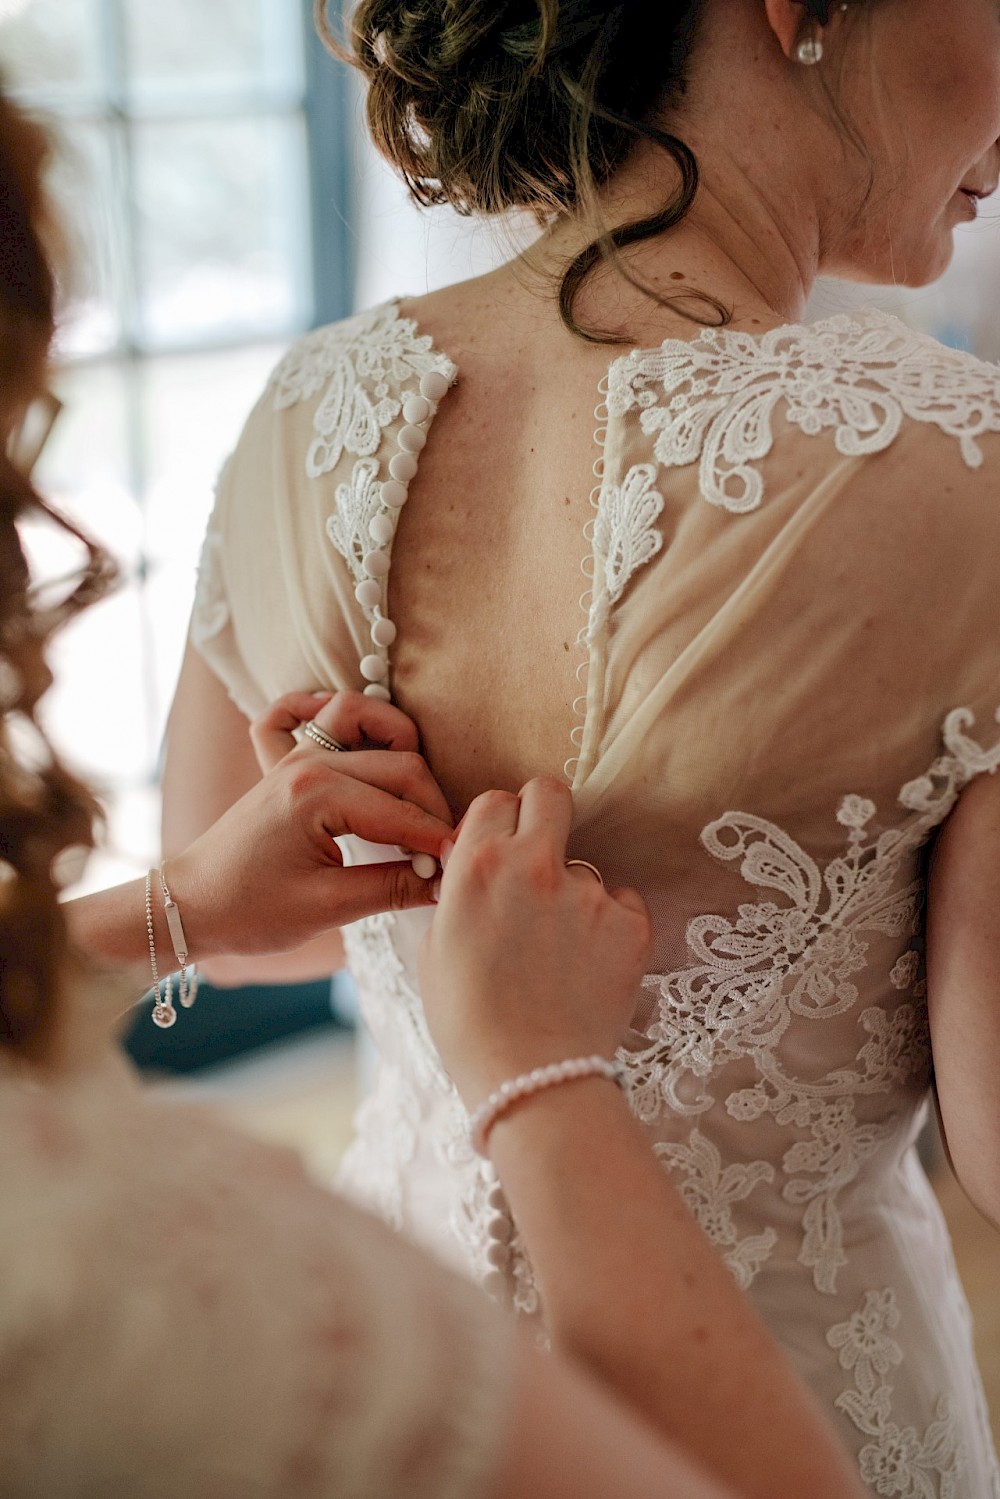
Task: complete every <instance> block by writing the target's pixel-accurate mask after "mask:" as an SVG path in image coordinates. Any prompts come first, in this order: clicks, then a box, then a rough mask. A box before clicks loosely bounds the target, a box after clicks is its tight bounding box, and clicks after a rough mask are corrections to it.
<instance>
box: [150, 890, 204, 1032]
mask: <svg viewBox="0 0 1000 1499" xmlns="http://www.w3.org/2000/svg"><path fill="white" fill-rule="evenodd" d="M165 869H166V863H165V861H164V863H163V864H161V865H160V869H159V875H160V891H161V893H162V895H163V914H164V916H165V917H166V918H167V930H168V931H169V933H170V941H171V942H172V943H173V948H174V957H175V958H176V959H177V966H178V968H179V970H180V972H179V976H178V980H177V987H178V988H179V990H180V1000H181V1004H182V1005H183V1006H184V1008H185V1010H190V1008H191V1006H192V1005H193V1004H194V1002H195V999H196V997H197V994H198V972H197V969H196V968H194V966H193V965H192V968H191V973H190V975H189V974H188V951H189V949H188V944H187V938H186V937H185V935H184V925H183V923H182V921H181V913H180V908H179V907H178V905H177V902H176V901H175V900H174V898H173V896H172V895H171V893H170V890H169V888H168V886H167V876H166V873H165ZM167 982H168V985H169V980H168V981H167Z"/></svg>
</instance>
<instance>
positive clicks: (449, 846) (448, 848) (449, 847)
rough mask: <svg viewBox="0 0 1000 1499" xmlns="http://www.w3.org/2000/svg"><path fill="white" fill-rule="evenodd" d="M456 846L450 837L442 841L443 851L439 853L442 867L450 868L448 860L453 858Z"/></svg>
mask: <svg viewBox="0 0 1000 1499" xmlns="http://www.w3.org/2000/svg"><path fill="white" fill-rule="evenodd" d="M454 848H455V845H454V843H452V841H451V839H450V838H446V839H445V840H444V842H443V843H442V845H441V852H440V853H439V854H438V859H439V861H440V864H441V868H442V869H447V868H448V860H449V859H450V858H451V856H452V853H453V851H454Z"/></svg>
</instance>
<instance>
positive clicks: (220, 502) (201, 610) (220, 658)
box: [189, 459, 266, 718]
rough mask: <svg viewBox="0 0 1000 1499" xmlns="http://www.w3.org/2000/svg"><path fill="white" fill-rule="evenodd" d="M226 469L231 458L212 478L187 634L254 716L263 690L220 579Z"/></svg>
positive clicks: (243, 709) (237, 701)
mask: <svg viewBox="0 0 1000 1499" xmlns="http://www.w3.org/2000/svg"><path fill="white" fill-rule="evenodd" d="M231 470H232V459H230V460H228V461H227V462H226V463H225V464H224V466H223V468H222V472H221V473H220V475H219V478H218V482H217V484H216V490H215V507H214V509H213V511H212V515H211V517H210V519H209V523H208V528H207V530H206V532H205V540H204V542H203V543H202V548H201V556H200V558H199V560H198V580H197V584H196V587H195V595H194V608H193V609H192V611H191V624H190V630H189V636H190V641H191V644H192V645H193V646H194V648H195V650H196V651H197V652H198V654H199V656H201V658H202V659H203V660H204V661H205V662H206V663H207V664H208V665H209V666H210V667H211V668H212V670H213V672H214V673H215V675H216V676H217V677H218V678H219V680H220V681H221V682H222V684H223V686H224V687H225V688H226V691H227V692H228V693H229V696H230V697H231V698H232V699H233V701H234V703H235V704H236V706H237V707H238V708H239V709H240V711H241V712H243V713H245V714H246V716H247V718H254V717H256V715H257V714H258V713H259V712H260V711H261V709H262V708H263V707H264V706H265V702H266V694H264V693H263V692H262V691H261V689H260V687H259V686H258V684H257V682H256V681H255V680H254V677H253V674H252V673H251V671H250V670H249V668H248V666H247V663H246V661H245V660H244V658H243V653H242V651H241V650H240V646H239V642H238V639H237V634H236V627H235V622H234V619H233V611H232V609H231V607H230V600H229V592H228V588H227V584H226V557H225V548H224V540H223V537H224V529H223V526H224V515H225V510H226V506H227V502H228V496H229V482H230V476H231Z"/></svg>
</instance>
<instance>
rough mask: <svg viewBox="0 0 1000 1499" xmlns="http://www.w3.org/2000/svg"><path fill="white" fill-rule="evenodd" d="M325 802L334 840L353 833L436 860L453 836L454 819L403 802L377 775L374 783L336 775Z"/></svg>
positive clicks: (379, 756)
mask: <svg viewBox="0 0 1000 1499" xmlns="http://www.w3.org/2000/svg"><path fill="white" fill-rule="evenodd" d="M372 754H373V758H375V759H379V760H382V759H386V758H388V756H386V755H385V753H384V751H381V750H378V751H373V752H372ZM353 758H357V759H360V758H361V756H360V755H358V756H357V757H354V756H352V759H353ZM383 779H386V780H390V779H391V777H389V776H386V777H383ZM323 800H324V803H325V804H326V805H327V806H328V808H329V819H328V822H327V831H328V832H329V834H330V836H331V837H334V838H339V837H341V836H342V835H343V834H344V833H353V834H354V836H355V837H357V838H364V839H365V841H366V842H368V843H383V844H388V845H390V846H391V845H393V844H395V845H397V846H399V847H402V848H410V849H413V850H415V851H416V852H417V853H422V854H432V855H433V856H434V858H435V859H436V858H437V857H438V856H439V854H440V852H441V845H442V843H443V842H444V841H445V839H448V838H451V836H452V828H451V821H450V819H449V820H448V821H445V820H444V819H443V818H441V817H437V816H435V815H434V814H433V813H431V812H428V811H426V810H425V809H424V807H422V806H420V805H419V804H417V803H415V802H414V801H410V800H403V799H402V796H401V793H399V792H397V791H396V790H394V789H393V788H392V787H391V786H390V787H389V789H388V790H383V789H382V787H381V786H380V784H379V777H378V775H377V774H376V773H375V772H373V773H372V776H371V779H370V780H363V779H361V778H354V777H350V776H343V775H338V776H336V777H335V779H334V781H333V783H332V784H331V786H330V789H329V793H328V794H327V793H325V792H324V796H323Z"/></svg>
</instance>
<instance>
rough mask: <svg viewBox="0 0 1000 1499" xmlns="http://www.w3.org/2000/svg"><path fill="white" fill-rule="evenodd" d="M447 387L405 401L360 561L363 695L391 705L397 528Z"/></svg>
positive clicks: (436, 380)
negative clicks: (367, 645)
mask: <svg viewBox="0 0 1000 1499" xmlns="http://www.w3.org/2000/svg"><path fill="white" fill-rule="evenodd" d="M449 383H450V382H449V381H448V379H447V377H446V376H445V375H442V374H440V373H439V372H438V371H437V370H430V371H428V373H427V374H425V375H421V377H420V386H419V394H417V395H409V396H407V397H406V399H405V400H404V402H403V421H404V423H405V426H403V427H401V428H400V431H399V436H398V437H397V439H396V446H397V451H396V452H395V453H394V454H393V456H392V458H391V459H390V460H389V478H388V479H385V480H383V482H382V487H381V490H380V493H379V499H380V501H381V503H380V506H379V509H378V510H377V511H376V513H375V514H374V515H373V516H372V518H371V520H370V521H369V522H368V536H369V539H370V541H371V543H372V545H371V549H370V550H369V551H367V552H366V553H365V555H364V557H363V558H362V562H361V566H362V569H363V572H364V576H363V577H362V579H361V581H360V582H359V583H358V585H357V587H356V588H355V590H354V597H355V598H356V599H357V601H358V603H359V604H360V605H361V607H362V609H363V610H364V613H365V618H366V620H367V621H368V624H369V626H370V633H371V642H372V645H373V646H374V650H372V651H371V652H370V653H369V654H368V655H367V656H362V658H361V675H362V676H363V677H364V679H365V684H366V685H365V689H364V692H365V696H366V697H377V698H381V699H382V700H383V701H384V702H387V703H388V702H391V701H392V693H391V691H390V689H389V671H390V663H389V647H390V646H391V645H392V644H393V642H394V641H395V639H396V633H397V632H396V626H395V624H394V623H393V621H392V620H391V619H390V618H389V616H388V613H387V610H386V595H387V592H388V588H389V568H390V565H391V555H392V543H393V539H394V537H395V535H396V527H397V526H398V525H399V516H400V512H401V510H402V508H403V506H404V505H405V504H406V501H407V498H408V496H409V484H410V481H411V479H413V477H414V475H415V474H416V472H417V459H418V455H419V454H420V453H422V452H423V450H424V447H425V446H426V443H427V428H428V426H429V425H430V422H431V419H432V417H433V416H434V414H435V412H436V411H437V403H438V401H440V400H441V398H442V396H443V395H445V393H446V392H447V390H448V386H449ZM402 852H406V851H405V850H402ZM410 862H411V864H412V865H413V869H414V872H415V873H416V874H417V875H419V876H420V878H421V879H425V880H426V879H432V878H433V876H434V875H435V874H436V873H437V868H438V864H437V860H436V859H435V858H433V857H432V856H431V855H430V854H413V855H412V857H411V859H410Z"/></svg>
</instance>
